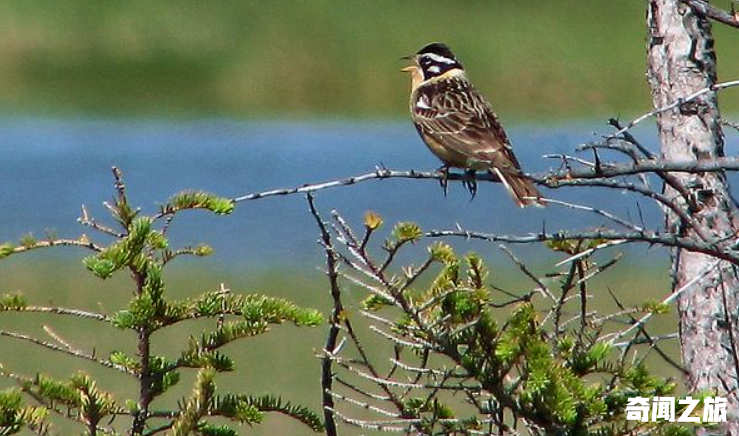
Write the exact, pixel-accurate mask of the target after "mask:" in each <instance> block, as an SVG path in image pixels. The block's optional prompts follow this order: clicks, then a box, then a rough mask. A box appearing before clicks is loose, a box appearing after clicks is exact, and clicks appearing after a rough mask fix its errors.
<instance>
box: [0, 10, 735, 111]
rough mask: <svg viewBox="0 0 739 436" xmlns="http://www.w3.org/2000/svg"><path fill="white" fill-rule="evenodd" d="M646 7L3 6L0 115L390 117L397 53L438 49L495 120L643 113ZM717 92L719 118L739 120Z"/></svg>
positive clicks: (726, 37)
mask: <svg viewBox="0 0 739 436" xmlns="http://www.w3.org/2000/svg"><path fill="white" fill-rule="evenodd" d="M644 9H645V3H644V2H640V1H633V0H632V1H612V0H588V1H574V0H551V1H535V0H523V1H514V0H497V1H488V2H482V1H466V2H427V1H421V0H407V1H402V2H400V1H365V0H313V1H295V2H288V1H272V2H265V1H253V0H247V1H239V2H235V1H221V2H202V1H196V0H181V1H177V2H175V1H160V2H151V1H147V0H131V1H127V2H96V1H91V0H56V1H54V2H48V1H43V0H8V1H5V2H2V4H0V59H2V62H1V63H0V79H1V80H0V110H2V111H4V112H6V113H10V114H18V113H30V114H39V113H40V114H47V115H54V116H57V115H77V114H80V113H81V114H83V115H84V114H93V115H96V116H99V115H106V116H151V115H155V116H183V117H199V116H235V117H273V116H277V117H301V118H316V117H325V116H329V117H398V116H403V115H404V114H405V110H406V109H405V107H406V99H407V97H406V94H407V88H408V83H407V82H408V79H407V78H406V77H403V76H402V75H401V74H400V73H399V72H398V69H399V68H400V67H401V66H402V63H401V62H400V61H399V58H400V57H401V56H403V55H406V54H409V53H411V52H413V51H415V50H416V49H417V48H418V47H420V46H421V45H423V44H425V43H427V42H430V41H435V40H441V41H446V42H447V43H449V44H450V45H451V46H452V47H453V48H455V49H456V51H457V52H458V55H459V56H460V57H461V59H462V60H463V61H464V63H465V64H466V65H467V68H468V70H469V72H470V74H471V76H472V78H473V80H474V81H475V83H476V84H477V85H478V87H480V88H482V89H483V90H484V91H485V92H486V94H488V95H489V96H490V98H491V99H492V100H493V102H494V104H495V106H496V107H498V108H499V111H500V112H501V113H502V115H503V118H504V119H506V118H507V119H511V118H514V119H529V120H530V119H535V120H540V119H542V118H546V119H554V120H557V119H571V118H576V117H583V116H599V117H604V116H612V115H625V114H633V113H637V112H641V111H644V110H645V109H647V108H648V107H649V104H650V100H649V95H648V88H647V86H646V83H645V80H644V70H645V66H644V62H645V61H644V40H645V28H644V15H645V11H644ZM716 29H717V30H716V33H717V40H718V41H717V49H718V53H719V60H720V76H721V77H722V78H723V79H730V78H736V77H738V76H739V55H738V54H739V53H738V51H737V49H736V46H737V43H738V42H739V34H737V32H734V31H731V30H730V29H723V28H719V27H718V26H717V28H716ZM724 95H726V96H727V97H725V98H724V100H725V101H724V102H723V105H724V108H725V109H728V110H730V111H737V110H739V99H737V98H731V97H730V96H731V94H729V93H726V94H724ZM734 95H735V94H734Z"/></svg>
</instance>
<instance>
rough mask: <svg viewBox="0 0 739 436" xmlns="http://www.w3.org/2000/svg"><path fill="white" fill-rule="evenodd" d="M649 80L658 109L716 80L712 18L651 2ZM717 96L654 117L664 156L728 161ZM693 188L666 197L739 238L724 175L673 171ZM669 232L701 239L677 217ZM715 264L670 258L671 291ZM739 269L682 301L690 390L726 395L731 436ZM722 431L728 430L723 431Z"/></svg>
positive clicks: (716, 232) (719, 235)
mask: <svg viewBox="0 0 739 436" xmlns="http://www.w3.org/2000/svg"><path fill="white" fill-rule="evenodd" d="M647 24H648V31H649V34H648V38H647V62H648V74H647V76H648V80H649V85H650V87H651V90H652V99H653V104H654V107H662V106H666V105H668V104H670V103H673V102H676V101H678V99H679V98H681V97H685V96H687V95H689V94H691V93H694V92H696V91H698V90H701V89H704V88H707V87H711V86H713V85H714V84H715V83H716V54H715V52H714V41H713V36H712V33H711V25H710V23H709V22H708V20H707V19H705V18H703V17H700V16H698V15H696V14H695V13H694V11H693V10H691V8H690V7H689V6H687V5H685V4H683V3H682V2H681V1H680V0H649V2H648V11H647ZM719 119H720V114H719V108H718V102H717V98H716V94H715V93H706V94H705V95H703V96H702V97H700V98H698V99H696V100H695V101H693V102H690V103H687V104H684V105H681V106H680V107H678V108H676V109H674V110H671V111H667V112H663V113H661V114H659V115H658V117H657V126H658V129H659V136H660V140H661V153H662V157H663V158H664V159H675V160H695V161H710V160H713V159H716V158H720V157H723V156H724V150H723V146H724V143H723V133H722V131H721V126H720V124H719ZM673 174H674V175H675V177H677V178H678V180H680V181H681V182H682V184H683V185H684V186H685V187H687V188H688V190H689V192H690V193H691V196H690V198H689V199H685V198H681V197H680V194H679V193H677V192H676V191H675V190H673V189H671V188H669V187H668V188H666V191H665V192H666V193H667V194H668V195H669V196H671V197H673V198H679V201H680V202H681V204H683V205H685V206H686V207H690V208H691V215H692V216H693V217H694V218H695V220H696V221H697V222H698V224H699V225H700V226H701V227H702V228H703V230H704V232H703V233H704V234H706V235H708V237H709V238H711V239H714V240H726V238H733V239H736V234H737V228H739V226H738V225H737V220H736V217H737V207H736V204H735V202H734V201H733V200H732V198H731V196H730V192H729V186H728V183H727V180H726V176H725V174H724V173H722V172H714V173H679V174H678V173H673ZM666 226H667V229H668V230H669V231H672V232H675V233H678V234H683V235H692V236H694V237H696V238H697V237H699V236H698V235H696V233H695V232H694V231H693V230H692V229H689V228H686V227H685V226H684V225H683V224H682V223H681V222H680V221H679V219H678V218H677V217H676V216H675V215H674V214H672V213H667V215H666ZM715 264H716V259H715V258H713V257H710V256H706V255H703V254H699V253H695V252H689V251H685V250H677V251H675V252H674V253H673V291H674V290H676V289H679V288H680V287H681V286H682V285H683V284H685V283H687V282H688V281H690V280H691V279H692V278H694V277H696V276H698V275H700V274H701V272H703V271H705V270H706V269H707V268H710V266H711V265H715ZM738 278H739V272H738V271H737V269H736V267H734V266H732V265H731V264H729V263H728V262H721V263H720V264H719V265H718V266H717V267H716V268H713V269H712V270H711V272H710V273H708V274H706V275H705V276H704V278H703V279H702V280H700V281H698V282H697V283H696V284H695V285H694V288H693V289H689V290H687V292H684V293H683V294H681V296H680V297H679V298H678V315H679V323H680V325H679V332H680V345H681V352H682V359H683V362H684V364H685V366H686V368H687V369H688V371H689V374H690V375H689V376H688V379H687V381H686V382H687V385H688V387H689V388H690V389H691V390H693V391H695V392H705V391H711V392H713V393H714V394H716V395H719V396H722V397H728V399H729V405H728V409H727V411H728V415H729V416H728V419H729V421H730V422H729V424H728V425H726V426H725V428H726V431H727V434H731V435H734V436H739V417H738V416H737V415H738V414H739V401H738V398H737V395H738V393H737V376H739V357H738V356H737V352H736V350H737V348H738V346H739V342H738V341H737V337H736V336H738V335H739V330H738V329H737V325H738V322H737V308H738V305H737V301H738V298H737V294H738V293H739V279H738ZM722 430H723V428H722Z"/></svg>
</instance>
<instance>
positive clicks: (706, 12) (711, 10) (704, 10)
mask: <svg viewBox="0 0 739 436" xmlns="http://www.w3.org/2000/svg"><path fill="white" fill-rule="evenodd" d="M680 1H681V2H682V3H685V4H686V5H688V6H690V8H691V9H693V11H694V12H695V13H696V14H698V15H700V16H702V17H706V18H711V19H712V20H716V21H718V22H719V23H723V24H726V25H727V26H731V27H736V28H737V29H739V15H738V14H737V13H736V12H734V13H733V14H731V13H729V12H726V11H724V10H722V9H719V8H717V7H716V6H713V5H712V4H710V3H708V2H707V1H704V0H680Z"/></svg>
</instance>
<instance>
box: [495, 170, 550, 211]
mask: <svg viewBox="0 0 739 436" xmlns="http://www.w3.org/2000/svg"><path fill="white" fill-rule="evenodd" d="M493 172H494V173H495V174H496V175H497V176H498V178H499V179H500V181H501V182H502V183H503V186H505V187H506V190H507V191H508V193H509V194H511V197H513V200H514V201H515V202H516V204H518V207H526V206H537V207H544V206H546V203H545V202H544V200H543V199H542V197H541V194H540V193H539V190H537V189H536V185H534V182H532V181H531V180H530V179H529V178H528V177H526V176H525V175H523V174H522V173H521V172H520V171H516V172H512V171H502V170H500V169H499V168H493Z"/></svg>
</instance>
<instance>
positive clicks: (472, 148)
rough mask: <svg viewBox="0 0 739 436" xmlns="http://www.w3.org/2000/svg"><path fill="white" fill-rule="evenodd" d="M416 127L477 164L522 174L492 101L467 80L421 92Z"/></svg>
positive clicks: (426, 88) (434, 86)
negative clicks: (492, 107)
mask: <svg viewBox="0 0 739 436" xmlns="http://www.w3.org/2000/svg"><path fill="white" fill-rule="evenodd" d="M417 92H418V95H417V98H416V102H417V103H416V105H415V107H414V108H413V112H414V117H413V118H414V122H415V123H416V127H417V128H418V129H419V130H420V131H421V132H422V133H423V134H425V135H427V136H429V137H431V138H433V139H434V140H436V141H437V142H439V143H441V144H443V145H444V146H445V147H448V148H450V149H451V150H452V151H454V152H455V153H456V154H458V155H462V156H464V157H465V158H466V159H468V161H469V163H468V166H474V163H478V162H479V163H480V164H483V165H484V164H486V163H487V164H489V165H492V166H493V167H496V168H499V169H501V170H509V171H515V172H520V166H519V164H518V160H517V159H516V156H515V155H514V154H513V150H512V149H511V146H510V143H509V141H508V136H507V135H506V133H505V131H504V130H503V127H502V126H501V125H500V122H498V118H497V116H496V115H495V113H494V112H493V110H492V109H491V107H490V105H489V104H488V102H487V101H486V100H485V98H484V97H483V96H482V94H480V93H479V92H478V91H477V90H476V89H475V88H474V87H472V85H471V84H470V83H469V82H468V81H466V80H459V79H452V80H449V81H439V82H436V83H431V84H429V85H428V86H425V87H419V88H418V89H417Z"/></svg>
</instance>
